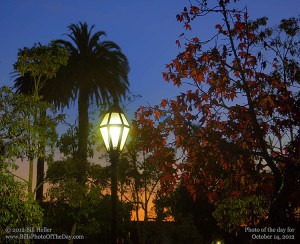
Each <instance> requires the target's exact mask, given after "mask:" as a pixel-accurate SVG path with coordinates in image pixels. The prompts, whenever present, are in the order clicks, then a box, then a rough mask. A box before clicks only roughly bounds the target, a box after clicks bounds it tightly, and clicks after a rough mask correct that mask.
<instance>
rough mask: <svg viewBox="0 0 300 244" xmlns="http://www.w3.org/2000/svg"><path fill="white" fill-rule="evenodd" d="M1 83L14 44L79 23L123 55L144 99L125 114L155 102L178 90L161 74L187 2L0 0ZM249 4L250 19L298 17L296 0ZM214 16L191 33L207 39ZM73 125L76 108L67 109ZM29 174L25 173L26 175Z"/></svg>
mask: <svg viewBox="0 0 300 244" xmlns="http://www.w3.org/2000/svg"><path fill="white" fill-rule="evenodd" d="M0 2H1V5H0V25H1V35H0V86H3V85H10V86H12V85H13V80H12V79H10V76H11V75H10V72H12V71H13V69H12V68H13V66H12V65H13V63H14V62H16V60H17V52H18V48H23V47H25V46H27V47H32V46H33V44H34V43H36V42H41V43H42V44H47V43H48V42H49V41H50V40H54V39H67V37H66V36H63V34H64V33H68V29H67V26H69V25H70V24H72V23H78V22H79V21H82V22H87V24H88V25H89V26H91V25H93V24H94V25H95V29H94V30H96V31H100V30H101V31H105V32H106V34H107V37H106V38H104V39H103V40H111V41H113V42H115V43H117V44H118V45H119V46H120V47H121V49H122V51H123V53H124V54H125V55H126V56H127V58H128V60H129V64H130V68H131V71H130V73H129V81H130V84H131V86H130V90H131V92H132V93H133V94H135V95H137V94H140V95H142V98H141V99H139V100H137V102H136V103H134V104H132V105H131V106H130V107H129V111H128V115H127V116H128V117H132V116H133V114H134V111H135V110H136V109H137V108H138V107H139V106H140V105H145V104H146V103H147V102H149V103H150V104H151V105H155V104H159V103H160V101H161V99H163V98H172V97H174V96H176V95H177V94H179V91H178V88H177V87H173V86H172V85H171V84H168V83H166V82H165V81H164V80H163V78H162V72H163V71H165V64H168V63H170V61H171V60H172V59H174V58H175V57H176V55H177V54H178V51H179V50H178V48H177V45H176V43H175V41H176V39H177V38H178V36H179V35H180V34H181V33H182V32H184V28H183V25H182V23H179V22H177V21H176V14H178V13H180V12H181V11H182V10H183V8H184V6H188V4H189V1H188V0H115V1H107V0H106V1H105V0H0ZM239 4H241V5H242V6H244V5H245V4H247V7H248V13H249V16H250V18H251V19H254V18H258V17H263V16H267V17H269V23H270V24H271V25H275V24H278V23H279V21H280V20H281V19H282V18H289V17H292V16H295V17H296V16H298V15H299V9H300V2H299V0H264V1H261V0H248V1H245V0H242V1H240V3H239ZM216 24H217V19H216V18H214V17H211V18H209V19H205V20H204V19H201V18H198V20H197V21H196V22H194V24H193V25H192V27H195V28H194V29H193V34H194V35H196V36H197V37H198V38H199V39H201V40H205V39H208V37H209V36H210V33H213V32H214V31H215V25H216ZM64 112H65V113H67V114H68V116H69V117H68V118H69V120H70V122H71V123H73V122H74V118H75V116H76V113H77V108H76V106H75V107H73V108H72V109H70V110H65V111H64ZM26 174H27V173H26Z"/></svg>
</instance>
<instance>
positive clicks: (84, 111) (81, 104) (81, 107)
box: [78, 88, 89, 181]
mask: <svg viewBox="0 0 300 244" xmlns="http://www.w3.org/2000/svg"><path fill="white" fill-rule="evenodd" d="M88 110H89V100H88V93H87V91H86V90H85V89H84V88H81V89H80V90H79V98H78V116H79V125H78V129H79V131H78V134H79V152H78V159H79V160H78V163H79V164H80V166H79V167H80V168H79V169H80V170H81V171H82V175H81V177H80V178H81V181H84V180H85V174H86V170H87V165H86V164H87V143H88V135H89V113H88Z"/></svg>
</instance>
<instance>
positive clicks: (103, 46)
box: [55, 22, 129, 161]
mask: <svg viewBox="0 0 300 244" xmlns="http://www.w3.org/2000/svg"><path fill="white" fill-rule="evenodd" d="M94 27H95V26H94V25H92V26H91V28H88V25H87V24H86V23H82V22H79V24H72V25H70V26H69V27H68V29H69V30H70V32H71V33H70V34H67V36H68V37H69V38H70V39H71V40H72V42H69V41H65V40H56V41H55V42H57V43H59V44H61V45H62V46H63V47H65V48H66V50H67V51H68V53H69V54H70V57H69V61H68V64H67V65H66V66H65V67H61V69H60V70H59V72H58V74H57V76H56V78H55V79H56V80H61V83H60V84H61V85H62V86H63V87H64V89H65V90H66V92H67V93H70V92H72V94H73V96H70V97H69V99H70V101H74V100H75V99H76V98H77V96H78V115H79V156H80V161H86V159H87V153H86V151H87V140H88V125H89V116H88V109H89V104H90V101H91V100H95V101H96V103H97V105H99V104H100V103H109V102H110V101H111V98H112V99H113V100H114V102H118V101H119V99H120V98H121V97H124V96H125V95H126V92H127V91H128V87H129V82H128V72H129V65H128V60H127V58H126V56H125V55H124V54H123V53H122V52H121V49H120V47H119V46H118V45H117V44H115V43H114V42H111V41H103V42H100V41H99V39H100V37H101V36H103V35H105V32H103V31H98V32H96V33H94V34H93V35H92V30H93V29H94Z"/></svg>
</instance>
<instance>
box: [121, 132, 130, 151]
mask: <svg viewBox="0 0 300 244" xmlns="http://www.w3.org/2000/svg"><path fill="white" fill-rule="evenodd" d="M128 132H129V128H127V127H124V129H123V135H122V141H121V144H120V150H121V151H122V150H123V147H124V145H125V141H126V138H127V136H128Z"/></svg>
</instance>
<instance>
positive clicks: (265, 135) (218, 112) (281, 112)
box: [136, 1, 300, 202]
mask: <svg viewBox="0 0 300 244" xmlns="http://www.w3.org/2000/svg"><path fill="white" fill-rule="evenodd" d="M200 2H201V1H200ZM218 2H219V6H218V8H215V10H216V9H219V10H220V11H219V12H220V13H221V14H222V15H223V19H224V20H225V21H224V23H222V25H221V24H218V25H216V29H217V32H218V35H223V37H222V38H223V39H224V38H225V39H227V41H225V42H224V44H223V45H216V47H214V48H212V49H209V50H208V51H203V50H202V45H203V43H204V42H203V43H201V42H200V40H199V39H198V38H196V37H195V38H193V39H192V40H191V41H190V42H189V43H187V44H185V50H184V51H183V52H181V53H180V54H179V55H178V56H177V58H176V59H174V60H173V61H172V63H171V64H169V65H166V68H167V71H166V72H165V73H163V77H164V79H165V81H167V82H173V84H174V86H175V85H176V86H178V87H181V86H182V80H184V79H189V80H191V81H192V83H193V85H194V87H196V88H195V89H194V90H188V91H186V92H185V93H181V94H180V95H178V96H177V98H176V100H166V99H163V100H162V101H161V104H160V108H159V111H161V109H163V111H164V113H165V114H166V115H168V117H167V118H166V119H165V120H164V121H163V122H160V120H159V118H160V117H161V112H159V111H158V107H156V108H151V107H149V108H147V109H144V108H143V107H141V109H140V110H139V112H138V113H137V117H136V118H137V125H138V127H139V129H140V132H139V133H140V137H141V138H146V139H145V140H144V144H143V148H144V149H145V150H146V151H147V150H149V148H151V147H152V148H153V147H155V148H156V149H157V150H156V151H155V153H154V157H156V158H157V159H164V160H162V161H164V164H163V167H161V169H162V170H163V171H164V172H165V175H164V177H163V178H162V185H163V186H164V187H166V189H169V190H170V189H173V188H174V185H175V184H176V182H178V180H183V182H184V183H185V184H186V186H187V188H188V190H189V191H190V193H191V195H192V196H193V198H194V199H195V198H196V197H197V195H198V194H204V195H206V196H207V197H208V199H209V201H211V202H213V201H216V200H217V199H219V198H226V197H242V196H246V195H249V194H264V195H265V196H268V197H269V199H270V200H271V198H272V196H273V194H274V192H275V193H276V194H281V193H280V191H281V190H282V189H281V190H280V187H282V186H284V185H283V184H284V183H283V180H284V177H286V176H285V175H284V174H285V172H287V171H288V170H287V167H293V168H294V169H295V170H299V162H298V161H299V136H298V137H297V138H295V137H293V133H295V131H297V130H298V131H299V123H300V114H299V111H300V108H299V107H300V102H299V96H297V93H296V92H295V91H293V90H292V88H293V87H292V83H293V82H294V81H295V80H297V78H296V77H297V71H298V77H299V67H298V66H297V64H295V63H293V64H290V66H288V65H287V64H285V63H284V62H282V63H280V64H279V61H278V60H279V59H280V58H279V57H276V58H275V59H274V62H273V68H274V69H273V70H271V69H272V67H269V72H268V73H266V72H264V68H265V67H266V61H265V60H263V59H262V57H261V54H260V53H259V55H258V56H257V57H256V54H255V53H251V52H250V50H252V47H253V46H254V45H256V44H257V43H260V42H263V41H264V40H263V41H262V39H261V37H260V34H259V25H255V24H252V25H250V22H249V20H248V15H247V14H246V13H245V14H244V15H241V14H233V13H234V11H229V10H228V9H227V8H226V6H227V5H226V4H227V3H229V1H225V2H224V1H218ZM234 2H235V1H234ZM202 3H206V1H203V2H202ZM204 6H206V5H200V6H199V7H196V6H191V7H190V11H188V9H185V10H184V11H183V12H182V13H181V14H179V15H177V20H178V21H180V22H184V25H185V27H186V29H190V28H191V26H190V22H191V21H192V20H193V19H194V18H196V17H197V15H199V14H200V13H201V11H202V14H203V13H205V11H206V8H205V7H204ZM207 11H208V10H207ZM231 14H233V15H234V16H231V17H230V15H231ZM200 15H201V14H200ZM232 17H235V19H236V20H235V21H234V22H230V21H231V20H232V19H234V18H232ZM176 43H177V44H178V46H179V47H180V42H179V41H176ZM279 65H280V67H284V68H285V69H286V73H285V75H286V76H287V75H288V77H286V76H285V77H283V76H280V75H279V73H278V67H279ZM153 115H154V118H153ZM154 121H155V122H154ZM288 132H290V134H291V137H287V133H288ZM172 138H174V139H173V140H172ZM283 138H285V140H290V141H289V142H286V143H285V149H286V150H284V148H283V146H281V142H282V139H283ZM271 140H274V141H278V143H272V142H271ZM279 143H280V147H279V146H278V144H279ZM171 147H176V148H178V149H179V151H178V155H180V156H178V157H179V158H178V160H177V162H175V161H174V159H172V157H166V152H170V149H169V148H171ZM173 156H174V154H173ZM266 166H268V168H266ZM291 177H292V176H291ZM293 180H294V181H295V179H293ZM284 187H285V186H284Z"/></svg>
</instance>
